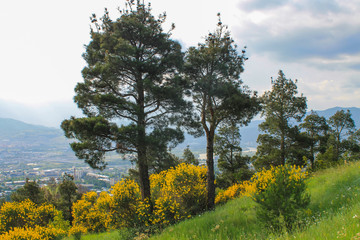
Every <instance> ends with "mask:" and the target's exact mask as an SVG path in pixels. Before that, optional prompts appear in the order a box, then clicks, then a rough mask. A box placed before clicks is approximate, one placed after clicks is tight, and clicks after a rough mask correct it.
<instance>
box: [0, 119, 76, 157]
mask: <svg viewBox="0 0 360 240" xmlns="http://www.w3.org/2000/svg"><path fill="white" fill-rule="evenodd" d="M61 159H64V160H65V159H66V160H74V159H75V157H74V154H73V153H72V151H71V149H70V147H69V141H68V140H67V139H66V138H65V137H64V134H63V132H62V131H61V130H60V129H56V128H48V127H44V126H38V125H31V124H27V123H24V122H21V121H17V120H14V119H9V118H0V162H1V163H6V162H16V161H19V162H25V163H26V162H33V161H41V160H49V161H56V160H61Z"/></svg>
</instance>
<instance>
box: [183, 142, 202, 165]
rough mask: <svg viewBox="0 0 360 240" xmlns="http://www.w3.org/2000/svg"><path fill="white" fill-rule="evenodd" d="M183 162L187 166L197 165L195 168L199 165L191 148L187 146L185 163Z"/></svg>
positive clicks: (184, 157) (184, 155) (184, 156)
mask: <svg viewBox="0 0 360 240" xmlns="http://www.w3.org/2000/svg"><path fill="white" fill-rule="evenodd" d="M182 162H184V163H187V164H192V165H195V166H198V165H199V160H198V159H197V158H196V157H195V155H194V154H193V153H192V151H191V150H190V148H189V146H186V148H185V149H184V153H183V161H182Z"/></svg>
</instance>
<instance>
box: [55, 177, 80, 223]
mask: <svg viewBox="0 0 360 240" xmlns="http://www.w3.org/2000/svg"><path fill="white" fill-rule="evenodd" d="M58 191H59V194H60V199H59V200H60V201H59V203H58V208H59V209H60V210H62V212H63V216H64V219H65V220H69V221H70V222H72V220H73V217H72V215H71V209H72V204H73V203H74V202H76V201H77V200H79V199H80V198H81V194H79V193H78V192H77V186H76V184H75V183H74V177H73V176H72V175H69V174H67V173H65V175H64V176H63V179H62V181H61V183H60V184H59V186H58Z"/></svg>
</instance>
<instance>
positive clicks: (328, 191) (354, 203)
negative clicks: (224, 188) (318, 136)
mask: <svg viewBox="0 0 360 240" xmlns="http://www.w3.org/2000/svg"><path fill="white" fill-rule="evenodd" d="M359 176H360V162H355V163H350V164H346V165H341V166H338V167H335V168H329V169H326V170H322V171H319V172H316V173H313V174H312V176H310V178H309V179H308V180H307V192H308V193H309V194H310V195H311V202H310V205H309V207H308V209H307V210H306V212H307V213H306V214H307V216H305V218H304V219H303V221H302V222H303V224H304V225H303V227H301V228H296V229H293V232H291V233H288V232H284V233H283V234H273V233H269V232H267V231H266V230H265V229H266V226H264V225H262V224H261V222H259V221H258V219H257V217H256V212H255V207H256V204H255V203H254V201H252V200H251V198H249V197H241V198H237V199H234V200H230V201H229V202H227V203H226V204H224V205H222V206H218V207H217V208H216V209H215V210H214V211H210V212H206V213H204V214H202V215H198V216H195V217H192V218H191V219H188V220H185V221H182V222H180V223H178V224H175V225H172V226H169V227H167V228H165V229H163V230H162V232H161V233H159V234H157V235H154V236H152V237H151V238H150V239H153V240H188V239H199V240H208V239H251V240H254V239H279V240H281V239H284V240H285V239H302V240H307V239H309V240H314V239H318V240H323V239H337V238H340V239H359V236H360V234H359V232H360V231H359V224H360V199H359V197H358V196H360V188H359V183H360V177H359ZM134 234H135V232H133V230H131V229H123V230H119V231H113V232H106V233H100V234H89V235H85V236H83V237H82V238H81V239H84V240H91V239H134ZM138 234H139V233H138ZM138 236H142V238H141V239H147V236H146V234H140V235H138ZM66 239H67V240H72V239H73V238H66ZM138 239H140V237H139V238H138Z"/></svg>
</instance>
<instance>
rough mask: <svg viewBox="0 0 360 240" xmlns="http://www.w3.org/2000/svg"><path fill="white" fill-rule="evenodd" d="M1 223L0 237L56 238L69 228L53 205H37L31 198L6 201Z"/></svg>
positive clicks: (1, 212)
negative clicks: (19, 200)
mask: <svg viewBox="0 0 360 240" xmlns="http://www.w3.org/2000/svg"><path fill="white" fill-rule="evenodd" d="M0 223H1V224H0V234H2V235H0V239H56V238H58V237H60V236H63V235H64V234H65V232H66V229H67V228H68V223H67V222H66V221H64V220H63V218H62V214H61V212H60V211H58V210H56V209H55V207H54V206H53V205H50V204H42V205H40V206H37V205H36V204H35V203H33V202H31V201H30V200H25V201H22V202H6V203H4V204H3V205H2V206H1V209H0Z"/></svg>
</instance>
